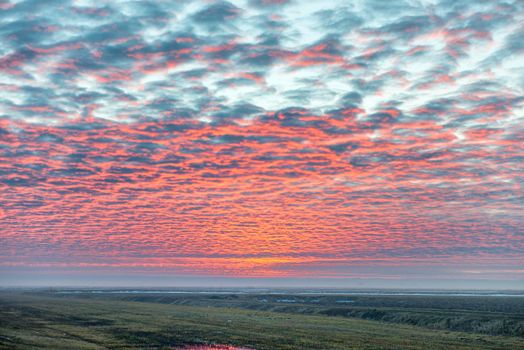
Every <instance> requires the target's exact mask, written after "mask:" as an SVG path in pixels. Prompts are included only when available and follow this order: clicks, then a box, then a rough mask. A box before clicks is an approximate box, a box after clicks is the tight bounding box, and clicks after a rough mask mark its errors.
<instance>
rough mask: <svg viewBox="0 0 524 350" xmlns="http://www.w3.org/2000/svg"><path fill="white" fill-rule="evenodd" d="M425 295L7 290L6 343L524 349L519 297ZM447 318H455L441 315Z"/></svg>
mask: <svg viewBox="0 0 524 350" xmlns="http://www.w3.org/2000/svg"><path fill="white" fill-rule="evenodd" d="M423 298H426V299H425V301H424V299H423ZM423 298H421V299H417V298H416V297H413V296H409V297H402V298H396V299H395V298H394V297H391V298H390V297H355V296H351V297H346V296H328V297H326V296H296V295H252V294H249V295H235V294H227V295H223V294H217V295H196V294H191V293H188V294H180V295H169V294H165V295H164V294H162V295H156V294H152V295H147V294H143V295H142V294H136V295H135V294H133V295H129V294H106V293H98V294H92V293H79V294H58V293H42V292H40V293H34V292H32V293H22V292H12V291H11V292H9V291H4V292H2V293H0V349H169V348H172V347H174V346H178V345H184V344H203V343H218V344H232V345H241V346H248V347H252V348H254V349H257V350H264V349H267V350H278V349H524V337H522V336H519V334H520V332H521V328H519V327H522V325H523V323H522V321H523V319H524V316H523V313H522V309H521V306H522V305H523V304H524V302H523V300H521V298H506V301H504V300H502V299H501V300H498V299H492V301H491V304H490V302H489V300H487V301H486V300H484V301H481V300H474V299H468V300H469V301H468V300H466V301H460V300H456V299H449V297H442V298H443V299H441V300H438V298H437V300H435V299H434V298H431V297H429V298H428V297H423ZM406 300H408V301H406ZM409 300H411V301H409ZM446 300H448V301H447V302H446ZM341 301H343V302H341ZM476 303H479V305H483V306H476V307H475V306H474V305H475V304H476ZM508 303H509V304H511V305H509V306H508V305H506V304H508ZM340 304H343V305H340ZM444 304H445V305H447V307H446V306H445V305H444ZM455 304H456V305H455ZM479 309H480V310H479ZM483 309H484V310H483ZM366 310H368V313H367V315H368V316H365V315H364V314H365V313H366ZM372 310H375V311H373V312H372ZM504 310H506V311H504ZM352 313H353V314H352ZM383 313H384V314H385V315H390V316H391V319H387V317H386V319H384V314H383ZM400 314H402V315H404V318H402V317H400V316H399V315H400ZM373 315H375V316H373ZM376 315H382V316H381V317H378V316H376ZM392 315H393V316H395V315H396V316H395V317H393V316H392ZM409 315H412V321H409V320H408V318H409ZM424 315H425V318H424ZM398 317H400V318H398ZM446 317H448V319H449V320H450V321H448V322H447V323H448V325H446V322H444V323H442V324H441V323H439V322H441V321H438V322H437V320H441V319H446ZM460 317H462V318H463V319H464V320H465V321H464V324H466V325H468V324H469V325H471V324H473V323H475V322H469V321H468V322H466V321H467V320H470V321H471V319H473V320H477V321H478V320H479V319H480V320H484V321H485V322H488V324H489V322H491V323H493V324H498V323H502V324H503V325H504V324H506V325H511V327H510V326H508V327H507V328H508V329H510V328H511V330H508V331H504V327H502V330H501V329H499V327H498V326H495V327H494V328H493V329H491V330H490V329H489V327H487V326H486V327H484V328H481V329H476V330H475V329H470V330H469V331H467V332H459V331H451V330H450V329H449V328H450V327H449V324H451V323H453V322H457V321H456V319H457V318H460ZM423 319H429V320H432V321H426V322H422V320H423ZM453 320H455V321H453ZM490 320H491V321H490ZM484 321H483V322H484ZM435 322H436V323H435ZM483 322H480V323H483ZM435 324H440V326H435ZM467 327H469V326H467ZM467 327H466V328H467ZM493 330H495V331H493ZM481 331H484V332H483V333H485V334H483V333H481ZM489 333H492V334H497V335H492V334H489ZM510 334H512V335H510Z"/></svg>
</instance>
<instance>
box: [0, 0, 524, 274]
mask: <svg viewBox="0 0 524 350" xmlns="http://www.w3.org/2000/svg"><path fill="white" fill-rule="evenodd" d="M394 3H395V5H390V6H387V7H385V6H383V2H381V1H364V0H362V1H327V2H324V1H319V2H314V1H298V0H295V1H256V0H250V1H247V0H246V1H231V2H219V1H188V2H186V1H107V2H106V1H87V0H85V1H84V0H71V1H62V0H60V1H36V0H26V1H14V0H9V1H0V21H1V25H0V35H1V37H2V40H1V42H0V43H1V45H0V89H1V91H2V92H1V96H0V269H1V271H2V273H4V274H9V273H16V274H18V273H22V272H20V271H31V270H32V269H38V271H45V272H46V273H55V272H57V271H66V270H67V271H73V270H74V271H75V272H74V273H75V274H79V275H82V274H83V273H88V272H89V273H92V272H93V271H95V272H96V271H101V273H107V271H110V272H111V273H112V274H118V273H119V272H122V271H125V272H126V273H128V272H129V271H133V273H136V274H137V275H145V276H147V275H148V274H160V275H165V276H213V277H226V278H236V277H242V278H254V279H256V278H282V277H286V278H320V279H330V278H333V279H342V280H343V279H352V278H356V279H361V280H366V279H378V280H384V281H387V280H392V279H393V280H394V279H414V280H416V279H418V278H427V277H428V271H430V272H429V274H433V276H434V278H435V279H437V280H438V279H459V280H462V279H468V278H471V279H489V280H499V279H500V280H510V281H511V280H514V281H518V280H523V277H524V258H523V257H524V200H523V198H524V187H523V185H524V177H523V176H524V63H523V62H524V40H523V39H522V38H524V25H523V23H524V2H522V1H516V0H514V1H489V2H479V1H448V0H435V1H429V0H428V1H408V0H406V1H396V2H394ZM35 271H36V270H35ZM104 271H105V272H104ZM430 277H431V276H430ZM437 284H438V283H437Z"/></svg>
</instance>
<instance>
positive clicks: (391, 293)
mask: <svg viewBox="0 0 524 350" xmlns="http://www.w3.org/2000/svg"><path fill="white" fill-rule="evenodd" d="M56 293H61V294H76V293H100V294H226V295H229V294H269V295H355V296H358V295H360V296H395V295H396V296H461V297H467V296H485V297H523V296H524V293H523V292H518V291H510V292H500V291H471V292H470V291H387V290H372V291H320V290H319V291H313V290H312V291H296V290H295V291H285V290H279V291H274V290H264V291H262V290H151V289H144V290H140V289H138V290H136V289H135V290H133V289H118V290H112V289H107V290H89V289H84V290H57V291H56ZM279 302H293V301H291V300H285V301H284V300H282V301H281V300H279Z"/></svg>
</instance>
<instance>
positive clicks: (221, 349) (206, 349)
mask: <svg viewBox="0 0 524 350" xmlns="http://www.w3.org/2000/svg"><path fill="white" fill-rule="evenodd" d="M173 350H254V349H251V348H241V347H238V346H232V345H186V346H182V347H176V348H173Z"/></svg>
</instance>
